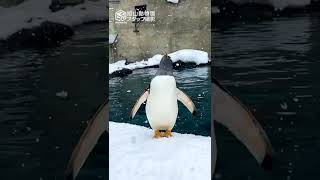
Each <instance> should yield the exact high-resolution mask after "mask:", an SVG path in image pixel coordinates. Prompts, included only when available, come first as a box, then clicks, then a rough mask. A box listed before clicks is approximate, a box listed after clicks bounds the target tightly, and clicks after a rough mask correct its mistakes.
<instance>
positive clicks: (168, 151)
mask: <svg viewBox="0 0 320 180" xmlns="http://www.w3.org/2000/svg"><path fill="white" fill-rule="evenodd" d="M152 136H153V131H152V130H151V129H149V128H146V127H141V126H137V125H132V124H127V123H116V122H109V137H110V138H109V165H110V166H109V178H110V179H112V180H123V179H128V178H129V179H131V180H173V179H183V180H195V179H201V180H209V179H211V138H210V137H204V136H196V135H192V134H179V133H173V137H171V138H165V137H164V138H160V139H154V138H153V137H152Z"/></svg>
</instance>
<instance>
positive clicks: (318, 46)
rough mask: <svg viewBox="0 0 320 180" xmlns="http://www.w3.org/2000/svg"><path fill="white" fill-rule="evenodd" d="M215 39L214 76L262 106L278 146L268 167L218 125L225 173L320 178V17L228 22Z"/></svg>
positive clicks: (259, 113) (280, 179)
mask: <svg viewBox="0 0 320 180" xmlns="http://www.w3.org/2000/svg"><path fill="white" fill-rule="evenodd" d="M212 45H213V54H214V56H215V59H214V74H215V76H216V77H217V78H218V79H219V80H220V81H221V82H222V84H223V85H224V86H225V87H226V88H227V89H229V90H230V91H231V92H232V93H233V94H234V95H236V96H237V97H238V98H239V99H241V100H242V101H243V102H244V103H245V104H246V105H248V106H249V107H250V108H251V109H252V110H253V111H254V112H255V114H256V117H257V119H258V120H259V121H260V122H261V124H262V125H263V127H264V129H265V130H266V132H267V134H268V136H269V137H270V140H271V143H272V145H273V148H274V151H275V160H274V161H275V162H274V167H273V170H272V171H271V172H266V171H264V170H262V169H261V168H260V167H259V166H258V165H257V163H256V162H255V160H254V159H253V158H252V156H251V155H250V154H249V152H248V151H247V150H246V149H245V148H244V146H242V145H241V144H240V143H239V142H238V141H237V140H236V139H235V138H234V137H233V136H232V135H230V133H229V132H228V131H227V130H226V129H225V128H223V127H221V126H218V127H217V130H216V136H217V141H218V174H219V176H217V177H218V179H221V180H225V179H232V180H234V179H252V180H256V179H259V180H263V179H266V180H267V179H268V180H270V179H273V180H289V179H290V180H293V179H294V180H302V179H310V180H316V179H319V177H320V171H319V167H320V156H319V152H320V131H319V127H320V121H319V117H320V116H319V115H320V111H319V100H320V98H319V95H320V78H319V75H320V71H319V69H320V19H319V18H318V17H316V16H309V15H305V16H299V17H290V18H276V19H274V20H272V21H261V22H251V23H243V22H228V23H227V22H226V23H225V24H224V25H219V26H217V27H215V29H214V30H213V44H212Z"/></svg>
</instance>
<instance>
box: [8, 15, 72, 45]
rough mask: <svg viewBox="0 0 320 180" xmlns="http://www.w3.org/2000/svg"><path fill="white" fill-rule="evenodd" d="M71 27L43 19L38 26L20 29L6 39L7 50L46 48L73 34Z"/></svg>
mask: <svg viewBox="0 0 320 180" xmlns="http://www.w3.org/2000/svg"><path fill="white" fill-rule="evenodd" d="M73 33H74V32H73V30H72V28H71V27H69V26H67V25H64V24H59V23H54V22H49V21H45V22H43V23H41V24H40V26H37V27H33V28H30V29H22V30H20V31H18V32H16V33H14V34H12V35H11V36H9V37H8V38H7V39H6V45H7V47H8V48H9V50H15V49H17V48H46V47H54V46H57V45H59V44H60V43H61V42H62V41H65V40H67V39H68V38H69V37H70V36H72V35H73Z"/></svg>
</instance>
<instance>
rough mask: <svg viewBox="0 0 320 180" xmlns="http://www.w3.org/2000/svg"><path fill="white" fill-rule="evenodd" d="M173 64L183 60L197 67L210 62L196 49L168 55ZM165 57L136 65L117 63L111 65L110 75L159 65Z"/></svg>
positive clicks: (157, 57) (155, 57) (158, 57)
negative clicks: (125, 70)
mask: <svg viewBox="0 0 320 180" xmlns="http://www.w3.org/2000/svg"><path fill="white" fill-rule="evenodd" d="M168 55H169V56H170V57H171V60H172V61H173V62H177V61H179V60H181V61H182V62H189V63H190V62H193V63H196V64H197V65H200V64H207V63H209V62H210V59H209V56H208V53H207V52H204V51H200V50H195V49H182V50H178V51H176V52H173V53H170V54H168ZM162 57H163V55H161V54H157V55H154V56H153V57H152V58H149V59H147V60H142V61H137V62H134V63H130V64H126V60H121V61H117V62H115V63H112V64H109V74H112V73H114V72H115V71H119V70H122V69H131V70H133V69H141V68H145V67H150V66H155V65H159V64H160V61H161V58H162Z"/></svg>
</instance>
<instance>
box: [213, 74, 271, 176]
mask: <svg viewBox="0 0 320 180" xmlns="http://www.w3.org/2000/svg"><path fill="white" fill-rule="evenodd" d="M211 98H212V99H211V101H212V117H213V121H212V123H211V125H212V127H211V130H212V135H211V140H212V143H211V146H212V156H211V157H212V166H211V167H212V173H214V171H215V164H216V159H217V145H216V140H215V133H214V121H217V122H218V123H221V124H222V125H224V126H226V127H227V128H228V129H229V130H230V131H231V133H233V134H234V135H235V137H236V138H237V139H238V140H240V142H242V143H243V144H244V145H245V146H246V147H247V149H248V150H249V151H250V152H251V154H252V155H253V156H254V157H255V159H256V160H257V161H258V163H259V164H260V165H261V166H262V167H263V168H264V169H267V170H270V169H271V167H272V146H271V143H270V141H269V139H268V137H267V135H266V133H265V131H264V130H263V129H262V127H261V125H260V124H259V122H258V121H257V120H256V118H255V117H254V116H253V114H252V113H251V112H250V111H249V109H248V108H247V107H246V106H244V105H243V104H242V103H241V102H240V101H239V100H238V99H237V98H236V97H234V96H233V95H232V94H231V93H230V92H229V91H227V90H226V89H225V88H224V87H222V86H221V84H220V83H219V82H218V81H217V80H216V79H215V78H213V77H212V96H211Z"/></svg>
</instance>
